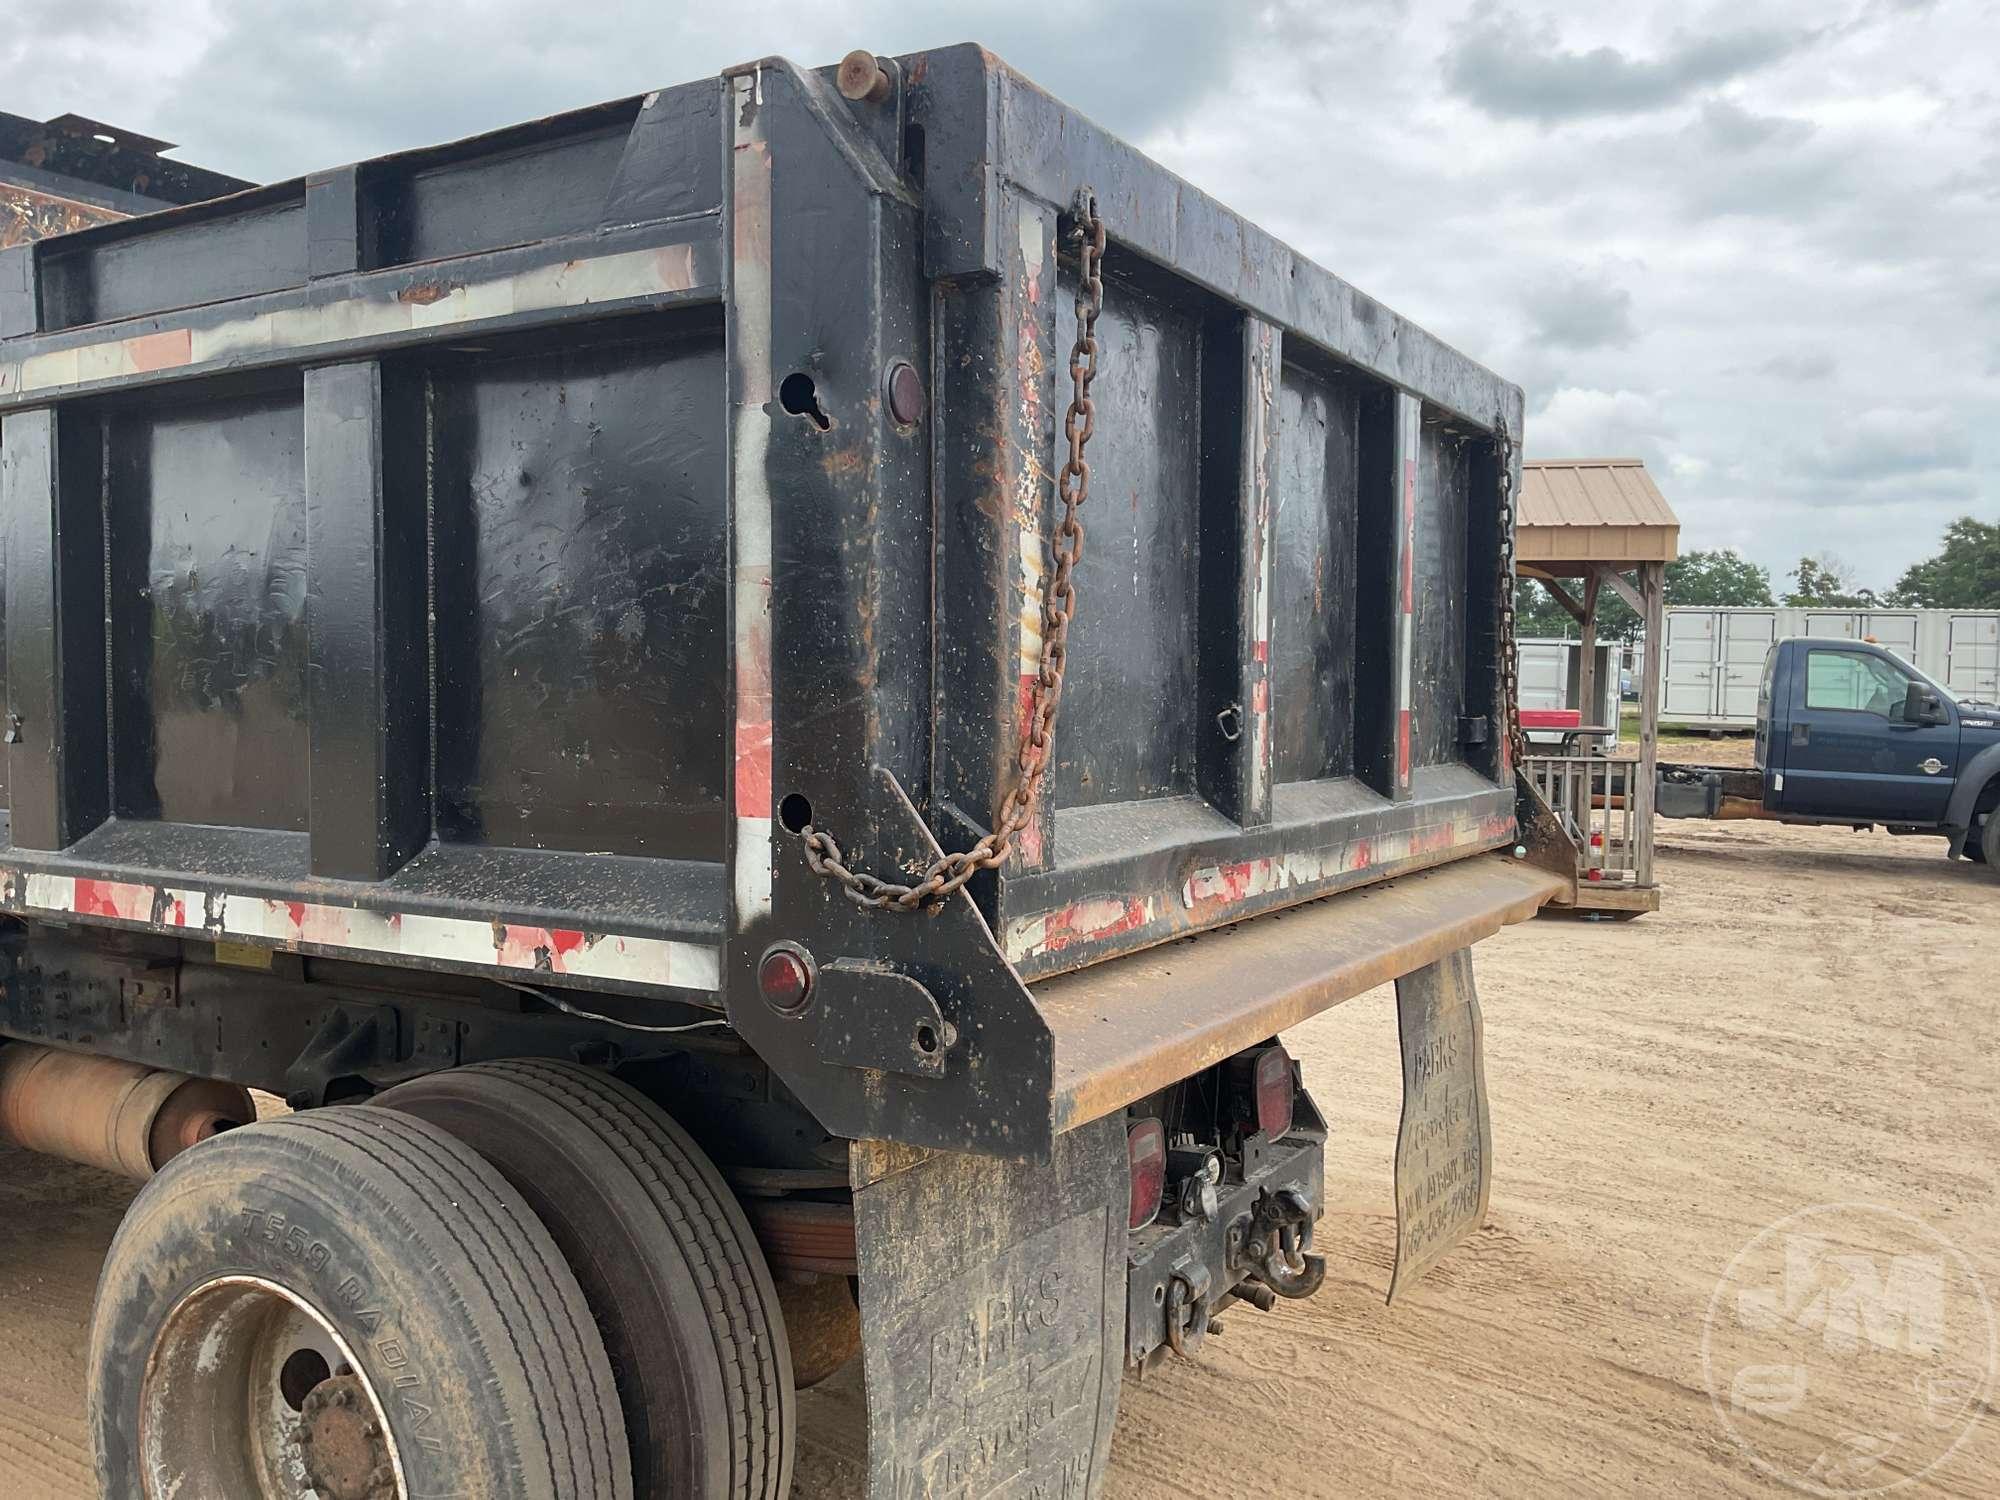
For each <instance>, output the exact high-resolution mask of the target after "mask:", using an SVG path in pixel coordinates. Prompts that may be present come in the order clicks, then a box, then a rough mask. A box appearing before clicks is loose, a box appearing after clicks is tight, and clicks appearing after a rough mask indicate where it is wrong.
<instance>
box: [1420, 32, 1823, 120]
mask: <svg viewBox="0 0 2000 1500" xmlns="http://www.w3.org/2000/svg"><path fill="white" fill-rule="evenodd" d="M1810 35H1811V34H1810V33H1808V32H1803V31H1787V30H1780V29H1777V28H1771V27H1762V28H1745V29H1742V30H1736V31H1722V32H1716V33H1713V34H1705V35H1696V36H1683V37H1680V38H1677V39H1676V41H1675V42H1674V44H1673V45H1672V46H1671V47H1670V48H1668V49H1667V50H1666V51H1665V52H1663V53H1661V54H1660V55H1659V56H1657V57H1631V56H1627V55H1626V54H1625V53H1623V52H1621V51H1619V50H1618V49H1617V48H1616V47H1593V48H1591V49H1590V50H1589V51H1587V52H1579V51H1574V50H1570V49H1566V48H1564V47H1563V46H1562V43H1561V38H1560V36H1559V35H1558V33H1557V31H1556V29H1555V27H1554V26H1553V25H1551V24H1550V23H1548V22H1546V21H1544V22H1541V23H1540V24H1533V23H1530V22H1528V21H1526V20H1525V19H1523V18H1522V17H1520V16H1519V15H1517V14H1515V13H1514V12H1511V11H1506V10H1487V11H1484V12H1483V13H1481V14H1480V15H1479V16H1478V17H1477V18H1476V19H1475V20H1474V21H1473V22H1472V24H1470V25H1469V26H1468V27H1467V28H1466V29H1465V32H1464V34H1463V35H1462V36H1461V37H1460V38H1459V40H1457V41H1456V42H1454V43H1452V45H1451V46H1450V47H1448V48H1447V49H1446V51H1445V54H1444V74H1445V81H1446V82H1447V84H1448V85H1449V86H1450V87H1451V89H1452V91H1453V92H1455V93H1456V94H1458V95H1459V96H1460V97H1461V98H1463V99H1465V100H1467V101H1468V102H1470V103H1472V104H1474V105H1477V106H1478V107H1479V108H1480V109H1482V110H1484V111H1486V113H1488V114H1490V115H1498V116H1501V117H1504V118H1513V119H1523V120H1535V121H1539V122H1540V123H1542V124H1545V125H1547V124H1553V123H1556V122H1558V121H1562V120H1572V119H1577V118H1580V117H1583V116H1589V115H1624V114H1644V113H1648V112H1651V111H1653V110H1657V109H1663V108H1665V107H1667V106H1668V105H1672V104H1678V103H1679V102H1681V101H1682V100H1683V99H1686V98H1688V97H1689V96H1690V95H1692V94H1694V93H1695V92H1696V91H1698V90H1700V89H1704V88H1713V87H1715V86H1716V85H1718V84H1723V83H1727V82H1729V81H1730V80H1731V79H1734V78H1740V77H1742V76H1744V75H1745V74H1749V73H1754V72H1756V71H1758V70H1759V69H1761V68H1764V67H1766V66H1768V65H1770V64H1771V63H1774V62H1776V61H1778V60H1780V59H1781V58H1783V57H1785V56H1786V55H1787V54H1789V53H1790V52H1792V51H1794V50H1795V49H1796V48H1798V47H1799V46H1800V45H1801V44H1803V43H1804V42H1806V41H1807V40H1809V38H1810Z"/></svg>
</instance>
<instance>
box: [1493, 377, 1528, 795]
mask: <svg viewBox="0 0 2000 1500" xmlns="http://www.w3.org/2000/svg"><path fill="white" fill-rule="evenodd" d="M1493 434H1494V448H1495V458H1496V459H1497V461H1498V464H1499V468H1500V548H1499V553H1500V577H1499V580H1498V590H1497V592H1498V593H1499V595H1500V696H1501V701H1502V704H1503V708H1504V712H1505V713H1506V716H1507V754H1508V758H1509V759H1510V760H1511V761H1512V762H1513V764H1514V769H1515V770H1516V771H1519V770H1520V769H1521V768H1522V767H1523V766H1525V765H1526V764H1527V760H1528V737H1527V735H1526V733H1525V732H1523V730H1522V728H1521V684H1520V680H1519V674H1520V656H1519V654H1518V653H1519V650H1520V648H1519V647H1518V646H1517V645H1516V644H1515V640H1514V630H1515V619H1514V590H1515V588H1516V587H1517V582H1518V580H1517V578H1516V575H1515V571H1514V436H1513V434H1512V433H1510V432H1508V430H1507V417H1506V414H1505V413H1504V412H1503V413H1502V414H1500V415H1499V416H1497V417H1495V418H1494V420H1493Z"/></svg>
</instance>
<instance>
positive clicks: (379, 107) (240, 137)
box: [45, 0, 1266, 180]
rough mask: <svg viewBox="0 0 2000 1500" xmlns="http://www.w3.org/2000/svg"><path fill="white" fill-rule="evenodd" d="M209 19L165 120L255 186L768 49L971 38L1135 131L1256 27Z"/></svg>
mask: <svg viewBox="0 0 2000 1500" xmlns="http://www.w3.org/2000/svg"><path fill="white" fill-rule="evenodd" d="M45 3H53V0H45ZM96 3H100V4H110V3H116V0H96ZM224 14H225V15H226V23H225V24H224V25H223V26H222V27H221V28H219V31H218V33H217V34H216V35H215V36H214V37H213V38H212V39H211V40H210V41H209V42H208V44H207V46H206V47H205V49H204V50H203V51H202V52H201V53H200V55H199V56H198V57H196V58H195V60H194V62H193V64H192V66H190V67H189V68H188V69H187V70H186V71H185V72H184V73H183V74H182V75H181V77H180V78H179V79H178V80H177V85H176V89H175V93H174V95H173V97H172V99H171V100H170V101H169V104H168V107H167V118H166V119H165V121H164V122H163V128H165V129H167V130H169V131H171V132H172V133H174V134H175V138H176V139H179V140H184V141H190V142H193V141H200V140H211V141H219V142H224V143H226V146H227V147H228V148H233V149H234V150H235V151H236V152H237V153H238V154H237V155H235V156H234V157H233V158H232V157H226V156H225V155H224V153H223V151H220V150H208V152H207V155H206V156H203V157H201V158H199V159H201V160H202V161H203V164H204V165H215V166H217V167H220V168H222V169H224V170H230V171H238V172H241V173H243V174H245V175H249V176H256V177H260V178H263V179H266V180H268V179H271V178H275V177H283V176H293V175H297V174H299V173H301V172H305V171H308V170H311V169H313V168H317V167H321V166H327V165H331V164H332V163H333V162H334V161H337V160H352V159H355V158H358V157H365V156H369V155H373V154H378V153H381V152H386V151H391V150H396V149H401V148H403V147H408V146H416V145H426V144H430V143H433V142H436V141H441V140H448V139H451V138H453V137H455V136H462V135H469V134H475V133H478V132H480V131H484V130H490V129H494V128H497V127H500V126H503V125H508V124H513V123H515V122H517V121H519V120H522V119H526V118H529V117H531V116H534V115H536V114H545V113H551V112H555V111H558V110H563V109H569V108H575V107H578V106H581V105H586V104H593V103H596V102H598V101H600V100H604V99H611V98H616V97H618V96H619V95H621V94H631V93H641V92H644V91H646V90H648V89H652V88H657V87H660V86H662V85H667V84H674V83H681V82H685V81H687V80H689V79H692V78H699V77H702V76H704V75H707V74H712V73H715V72H717V71H719V70H720V69H721V68H723V67H726V66H728V65H730V64H732V63H739V62H743V61H745V60H747V59H749V58H754V57H759V56H764V55H768V54H771V53H778V54H780V55H783V56H785V57H788V58H790V59H791V60H792V61H793V62H796V63H798V64H800V65H802V66H815V65H820V64H826V63H832V62H836V61H838V60H839V58H840V57H841V56H842V54H844V53H845V52H846V51H847V50H848V49H850V48H851V47H854V46H856V45H857V44H860V45H867V46H870V47H872V48H874V49H875V50H876V51H878V52H882V53H898V52H906V51H915V50H918V49H921V48H926V47H936V46H943V45H948V44H950V43H953V42H961V41H967V40H976V41H978V42H980V43H982V44H983V45H985V46H986V47H988V48H989V49H990V50H992V51H993V52H995V53H997V54H998V55H999V56H1001V57H1002V58H1004V59H1006V61H1007V62H1009V63H1010V64H1012V65H1013V66H1014V67H1016V68H1018V69H1019V70H1021V71H1022V72H1023V73H1025V74H1026V75H1027V76H1028V77H1030V78H1032V79H1033V80H1034V81H1035V82H1036V83H1038V84H1041V85H1042V86H1043V87H1046V88H1048V89H1049V90H1050V91H1052V92H1053V93H1055V94H1057V95H1058V96H1059V97H1062V98H1064V99H1067V100H1069V101H1071V102H1074V103H1075V104H1077V105H1078V106H1079V107H1080V108H1083V109H1084V110H1086V111H1088V112H1089V114H1090V115H1091V116H1092V117H1093V118H1095V119H1097V120H1098V121H1100V122H1101V123H1102V124H1104V125H1107V126H1109V127H1110V128H1111V129H1113V130H1115V131H1117V132H1119V133H1120V134H1122V135H1126V136H1141V135H1144V134H1146V133H1147V132H1148V131H1150V130H1152V129H1154V128H1155V127H1157V126H1159V125H1160V124H1162V123H1163V122H1165V121H1167V120H1169V119H1171V118H1172V117H1174V116H1177V115H1180V114H1184V113H1185V112H1186V111H1187V110H1188V109H1190V108H1191V107H1193V106H1194V105H1195V104H1197V103H1198V102H1199V101H1200V100H1201V99H1203V98H1204V97H1206V96H1207V95H1209V94H1210V93H1212V92H1213V91H1215V90H1217V89H1220V88H1223V87H1225V86H1226V85H1227V83H1228V82H1229V79H1230V70H1231V65H1232V61H1233V59H1234V58H1235V57H1236V56H1237V55H1238V54H1239V53H1240V52H1241V51H1242V50H1243V49H1244V48H1246V47H1248V46H1250V45H1252V44H1254V43H1256V42H1259V41H1261V40H1263V39H1264V38H1265V36H1266V32H1265V30H1264V28H1263V27H1262V26H1261V25H1259V24H1256V23H1253V22H1252V21H1250V20H1247V19H1245V18H1243V17H1241V16H1239V15H1237V14H1236V13H1235V12H1233V11H1232V10H1231V9H1230V8H1229V7H1226V6H1219V5H1216V4H1213V3H1210V0H1150V3H1148V0H1102V3H1098V4H1093V5H1089V6H1084V7H1062V8H1060V9H1057V8H1054V7H1050V8H1047V9H1043V10H1037V9H1036V8H1035V7H1033V6H1031V5H1024V4H1018V3H1010V0H976V3H970V4H966V5H963V6H960V7H957V8H955V9H953V10H951V11H950V12H949V13H948V14H942V15H941V14H937V13H933V12H932V11H931V10H929V9H927V8H925V7H912V6H908V5H898V4H892V3H890V0H855V3H851V4H848V5H845V6H826V7H823V8H820V9H816V10H809V11H801V10H799V9H796V8H794V7H785V8H782V9H780V8H776V7H771V8H766V9H761V10H758V9H747V8H746V9H745V10H743V11H742V12H741V13H738V12H736V11H730V12H726V13H725V12H717V11H704V10H699V9H696V8H684V7H664V6H661V5H659V4H657V3H656V0H603V3H599V4H595V5H592V6H588V7H580V8H575V9H573V10H571V11H568V12H564V13H562V14H561V16H560V21H559V24H558V22H557V18H556V16H555V15H554V14H552V13H551V12H550V10H549V8H548V7H547V6H546V5H544V4H540V3H538V0H430V3H426V4H424V5H421V6H420V5H413V4H401V3H397V0H348V3H340V4H336V3H330V0H313V3H306V4H293V3H289V0H233V3H228V4H227V5H226V6H225V7H224ZM190 159H191V160H192V159H196V158H195V157H194V155H193V153H192V152H190Z"/></svg>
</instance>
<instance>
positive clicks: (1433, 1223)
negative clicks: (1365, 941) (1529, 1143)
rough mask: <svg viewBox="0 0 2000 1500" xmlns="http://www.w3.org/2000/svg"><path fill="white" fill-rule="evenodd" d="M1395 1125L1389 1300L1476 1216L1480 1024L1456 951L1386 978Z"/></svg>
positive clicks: (1482, 1086)
mask: <svg viewBox="0 0 2000 1500" xmlns="http://www.w3.org/2000/svg"><path fill="white" fill-rule="evenodd" d="M1396 1018H1397V1022H1398V1025H1399V1027H1400V1030H1401V1033H1402V1043H1403V1121H1402V1127H1401V1129H1400V1130H1399V1131H1398V1132H1397V1135H1396V1269H1395V1272H1394V1274H1393V1275H1392V1276H1391V1277H1390V1280H1389V1300H1390V1301H1391V1302H1394V1301H1395V1300H1396V1296H1397V1294H1398V1293H1399V1292H1402V1291H1404V1290H1405V1289H1407V1288H1408V1287H1409V1286H1411V1285H1412V1284H1413V1283H1415V1282H1416V1281H1417V1279H1418V1278H1419V1277H1421V1276H1422V1275H1423V1274H1424V1272H1426V1271H1428V1270H1429V1269H1430V1268H1431V1267H1432V1266H1433V1265H1435V1264H1437V1261H1438V1259H1439V1258H1440V1257H1441V1256H1443V1255H1444V1253H1445V1252H1446V1251H1448V1250H1450V1249H1451V1248H1452V1246H1454V1245H1456V1244H1457V1243H1458V1242H1459V1241H1460V1240H1462V1239H1464V1238H1465V1237H1466V1236H1467V1235H1468V1234H1470V1233H1472V1232H1473V1231H1474V1230H1475V1229H1477V1228H1479V1226H1480V1225H1482V1224H1484V1223H1485V1222H1486V1204H1487V1198H1488V1196H1489V1194H1490V1192H1491V1189H1492V1176H1493V1135H1492V1127H1491V1122H1490V1121H1489V1120H1488V1118H1487V1112H1486V1055H1485V1029H1484V1025H1483V1023H1482V1022H1481V1020H1480V1015H1479V995H1478V992H1477V991H1476V990H1475V989H1474V988H1473V984H1472V950H1471V949H1470V948H1460V949H1458V950H1457V951H1456V952H1454V953H1449V954H1446V955H1445V956H1444V957H1443V958H1441V959H1439V960H1438V961H1437V962H1436V963H1433V964H1426V965H1425V966H1424V967H1423V968H1421V969H1417V970H1414V971H1413V972H1411V973H1409V974H1405V975H1404V976H1403V977H1402V978H1401V979H1398V980H1397V981H1396Z"/></svg>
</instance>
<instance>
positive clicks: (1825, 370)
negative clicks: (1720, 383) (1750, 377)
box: [1756, 349, 1840, 381]
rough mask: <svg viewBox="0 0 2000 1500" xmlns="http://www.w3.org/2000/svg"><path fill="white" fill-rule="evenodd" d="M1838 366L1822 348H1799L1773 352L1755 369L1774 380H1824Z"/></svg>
mask: <svg viewBox="0 0 2000 1500" xmlns="http://www.w3.org/2000/svg"><path fill="white" fill-rule="evenodd" d="M1839 367H1840V366H1839V363H1838V361H1836V360H1835V359H1834V357H1833V356H1832V355H1831V354H1828V353H1827V352H1826V351H1825V350H1823V349H1810V350H1808V349H1801V350H1798V351H1796V352H1793V353H1789V354H1774V355H1772V356H1771V357H1770V358H1769V359H1767V360H1765V361H1764V362H1763V363H1762V364H1760V365H1758V366H1757V367H1756V370H1757V373H1758V374H1759V375H1769V376H1770V377H1771V378H1772V379H1774V380H1792V381H1809V380H1825V379H1826V378H1827V377H1828V376H1829V375H1831V374H1833V372H1834V371H1835V370H1836V369H1838V368H1839Z"/></svg>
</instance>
